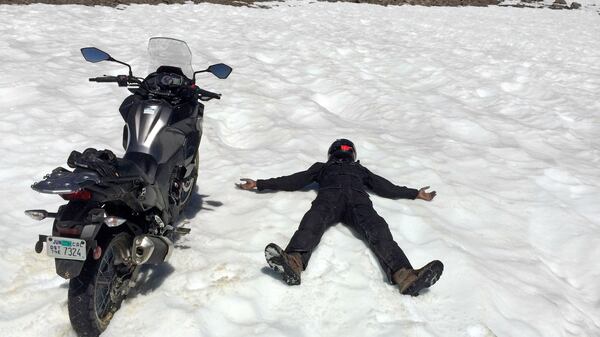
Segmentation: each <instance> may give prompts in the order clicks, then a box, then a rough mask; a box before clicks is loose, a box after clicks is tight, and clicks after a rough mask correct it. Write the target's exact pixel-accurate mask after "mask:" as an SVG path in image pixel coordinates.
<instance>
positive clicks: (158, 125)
mask: <svg viewBox="0 0 600 337" xmlns="http://www.w3.org/2000/svg"><path fill="white" fill-rule="evenodd" d="M127 110H128V111H127V114H126V116H124V117H126V123H127V135H126V136H127V140H126V141H125V144H126V149H125V153H126V154H127V153H131V152H137V153H145V154H149V155H151V156H152V157H154V159H155V160H156V162H157V164H163V163H166V162H167V161H168V160H169V158H171V157H173V156H174V155H175V154H176V153H177V151H180V150H181V148H182V146H183V145H184V144H185V138H186V137H185V134H184V132H183V131H182V130H180V129H178V128H175V127H172V126H170V125H169V123H170V122H171V119H172V117H173V106H171V104H169V103H168V102H166V101H164V100H156V99H149V100H141V99H140V100H136V101H135V102H133V104H131V105H130V106H129V107H128V109H127Z"/></svg>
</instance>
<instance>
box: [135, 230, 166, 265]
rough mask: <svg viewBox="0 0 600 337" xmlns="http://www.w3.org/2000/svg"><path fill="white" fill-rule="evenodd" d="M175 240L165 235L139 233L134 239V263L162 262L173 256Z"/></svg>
mask: <svg viewBox="0 0 600 337" xmlns="http://www.w3.org/2000/svg"><path fill="white" fill-rule="evenodd" d="M173 248H174V247H173V242H171V240H169V239H168V238H166V237H164V236H156V235H138V236H136V237H135V239H133V249H132V252H133V263H135V264H137V265H139V264H161V263H163V262H165V261H167V260H168V259H169V257H171V253H172V252H173Z"/></svg>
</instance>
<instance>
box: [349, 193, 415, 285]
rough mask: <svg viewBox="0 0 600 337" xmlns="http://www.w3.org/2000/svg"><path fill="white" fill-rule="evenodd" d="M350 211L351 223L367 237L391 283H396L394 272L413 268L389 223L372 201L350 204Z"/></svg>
mask: <svg viewBox="0 0 600 337" xmlns="http://www.w3.org/2000/svg"><path fill="white" fill-rule="evenodd" d="M348 212H349V214H348V215H349V217H348V218H349V219H348V221H349V222H350V225H351V226H352V227H353V228H355V230H357V231H358V232H359V233H360V234H362V236H363V237H364V238H365V240H366V241H367V244H368V245H369V248H370V249H371V250H372V251H373V253H375V256H377V259H378V260H379V263H380V265H381V267H382V268H383V270H384V271H385V274H386V275H387V277H388V280H389V281H390V283H392V284H394V283H395V281H394V279H393V277H392V275H393V274H394V272H396V271H398V270H400V269H402V268H409V269H412V266H411V264H410V262H409V261H408V258H407V257H406V255H405V254H404V252H403V251H402V249H400V247H399V246H398V244H397V243H396V241H394V238H393V237H392V233H391V232H390V229H389V227H388V224H387V223H386V222H385V220H384V219H383V218H382V217H381V216H379V214H377V212H376V211H375V210H374V209H373V206H372V204H371V203H370V202H368V203H360V204H355V205H353V206H349V209H348Z"/></svg>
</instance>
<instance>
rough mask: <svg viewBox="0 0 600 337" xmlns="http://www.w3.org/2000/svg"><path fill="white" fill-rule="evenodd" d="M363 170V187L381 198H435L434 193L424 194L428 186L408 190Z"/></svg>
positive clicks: (427, 199) (428, 199)
mask: <svg viewBox="0 0 600 337" xmlns="http://www.w3.org/2000/svg"><path fill="white" fill-rule="evenodd" d="M365 170H366V171H367V176H366V178H365V181H364V183H365V185H366V186H367V187H368V188H370V189H371V190H372V191H373V192H375V193H376V194H377V195H379V196H381V197H384V198H390V199H422V200H426V201H431V200H432V199H433V198H434V197H435V196H436V192H435V191H432V192H426V190H427V189H428V188H429V186H426V187H423V188H421V189H419V190H417V189H414V188H408V187H406V186H397V185H394V184H393V183H391V182H390V181H389V180H387V179H385V178H384V177H381V176H378V175H376V174H375V173H372V172H371V171H369V170H367V169H365Z"/></svg>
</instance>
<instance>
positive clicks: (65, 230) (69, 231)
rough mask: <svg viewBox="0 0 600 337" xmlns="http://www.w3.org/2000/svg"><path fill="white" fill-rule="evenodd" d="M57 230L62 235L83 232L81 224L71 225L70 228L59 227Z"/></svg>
mask: <svg viewBox="0 0 600 337" xmlns="http://www.w3.org/2000/svg"><path fill="white" fill-rule="evenodd" d="M56 230H57V231H58V234H60V235H79V234H81V226H77V227H70V228H61V227H57V228H56Z"/></svg>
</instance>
